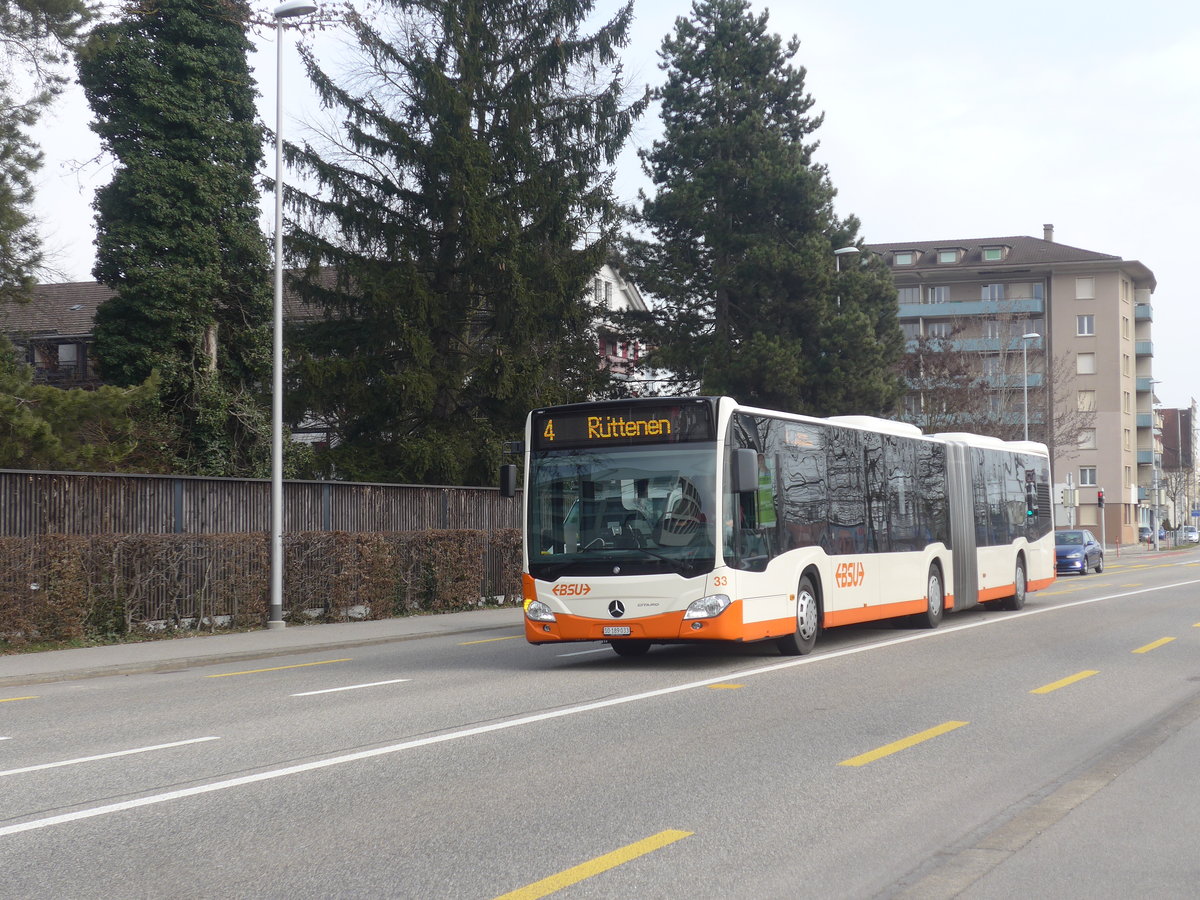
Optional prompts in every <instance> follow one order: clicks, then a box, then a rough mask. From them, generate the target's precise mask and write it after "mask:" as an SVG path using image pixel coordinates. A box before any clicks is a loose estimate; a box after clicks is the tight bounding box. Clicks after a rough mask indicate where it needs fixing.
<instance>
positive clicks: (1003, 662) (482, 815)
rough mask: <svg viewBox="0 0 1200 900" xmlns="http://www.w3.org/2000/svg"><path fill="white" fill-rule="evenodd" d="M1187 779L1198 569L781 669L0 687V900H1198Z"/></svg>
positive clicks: (412, 672) (575, 660)
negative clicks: (1039, 899)
mask: <svg viewBox="0 0 1200 900" xmlns="http://www.w3.org/2000/svg"><path fill="white" fill-rule="evenodd" d="M22 697H28V699H22ZM1198 745H1200V555H1197V554H1194V553H1188V554H1183V555H1175V556H1172V557H1170V558H1163V559H1154V558H1151V557H1144V556H1143V557H1131V558H1130V559H1129V561H1127V562H1124V563H1122V562H1120V561H1117V560H1112V559H1110V560H1109V564H1108V568H1107V569H1106V571H1105V572H1104V574H1102V575H1089V576H1086V577H1082V578H1079V577H1074V578H1070V579H1060V580H1059V581H1058V582H1057V583H1056V584H1055V585H1054V586H1053V587H1052V588H1051V589H1049V590H1047V591H1043V592H1040V593H1038V594H1035V595H1031V598H1030V602H1029V604H1028V605H1027V607H1026V609H1025V610H1024V611H1023V612H1020V613H1011V612H989V611H983V610H971V611H967V612H964V613H959V614H953V615H950V616H948V617H947V618H946V620H945V622H944V623H943V624H942V627H941V628H939V629H937V630H936V631H916V630H909V629H906V628H900V627H891V626H885V627H861V628H860V627H855V628H848V629H841V630H838V631H835V632H831V633H829V634H827V635H824V636H823V637H822V639H821V640H820V641H819V642H818V645H817V650H816V652H815V653H814V654H813V655H811V656H808V657H802V658H799V659H791V658H783V657H780V656H778V655H776V654H775V653H774V652H773V649H772V648H770V647H769V646H767V645H758V646H747V647H730V648H684V647H663V648H655V649H653V650H652V651H651V652H650V653H649V654H648V655H647V656H646V657H644V658H642V659H638V660H625V659H621V658H619V657H617V656H616V655H615V654H613V653H612V652H611V651H610V650H608V649H607V648H605V647H598V646H592V645H586V644H583V645H573V646H570V647H531V646H529V645H527V644H526V643H525V642H524V640H523V638H522V637H521V636H520V634H519V632H518V630H517V629H515V628H512V627H505V628H499V629H496V630H495V631H494V632H481V633H474V634H470V635H458V636H434V637H429V638H426V639H422V640H412V641H405V642H402V643H394V644H382V645H376V646H364V647H355V648H351V649H348V650H332V651H329V652H324V651H321V652H307V653H301V654H296V655H293V656H282V657H280V656H275V657H272V658H270V659H263V660H261V661H259V662H255V661H239V662H237V663H235V664H222V665H210V666H195V667H192V668H187V669H185V670H182V671H173V672H164V673H160V674H143V675H126V676H119V677H105V678H94V679H88V680H81V681H67V682H61V683H54V684H40V685H37V686H36V687H31V688H29V689H28V690H27V691H26V692H23V691H22V690H21V689H13V688H11V687H6V688H4V689H3V691H0V873H2V874H0V896H2V897H14V898H15V897H20V898H43V897H44V898H50V897H53V898H70V897H105V898H113V897H168V896H169V897H256V898H258V897H266V898H275V897H278V898H289V900H295V898H307V897H404V898H409V897H411V898H441V897H447V898H450V897H454V898H458V897H461V898H473V900H474V898H482V900H486V898H497V897H501V896H505V895H509V894H510V893H511V895H512V896H513V897H522V898H531V897H540V896H548V895H550V894H552V893H553V894H554V895H555V896H558V897H561V898H564V900H565V898H687V900H700V898H743V897H744V898H755V900H757V898H768V897H780V898H793V897H818V896H819V897H899V896H910V897H952V896H963V897H969V898H999V897H1016V896H1021V897H1028V896H1046V897H1056V898H1076V897H1078V898H1085V897H1086V898H1104V897H1114V898H1115V897H1122V898H1127V897H1130V896H1136V897H1139V898H1146V897H1188V896H1194V895H1195V891H1196V885H1197V884H1200V812H1198V809H1200V790H1198V788H1200V775H1197V769H1198V766H1197V763H1196V760H1197V758H1198V756H1197V753H1196V750H1195V748H1196V747H1197V746H1198Z"/></svg>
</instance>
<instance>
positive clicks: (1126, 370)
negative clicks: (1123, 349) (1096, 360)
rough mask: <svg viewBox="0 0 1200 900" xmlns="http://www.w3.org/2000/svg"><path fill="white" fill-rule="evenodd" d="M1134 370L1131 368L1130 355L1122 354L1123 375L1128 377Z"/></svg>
mask: <svg viewBox="0 0 1200 900" xmlns="http://www.w3.org/2000/svg"><path fill="white" fill-rule="evenodd" d="M1132 371H1133V370H1132V369H1131V368H1130V361H1129V354H1128V353H1122V354H1121V374H1122V375H1125V376H1128V375H1129V374H1130V372H1132Z"/></svg>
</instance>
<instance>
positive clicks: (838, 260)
mask: <svg viewBox="0 0 1200 900" xmlns="http://www.w3.org/2000/svg"><path fill="white" fill-rule="evenodd" d="M859 252H861V251H860V250H859V249H858V248H857V247H839V248H838V249H836V250H834V251H833V260H834V271H835V272H841V271H842V257H843V256H847V255H849V254H851V253H859Z"/></svg>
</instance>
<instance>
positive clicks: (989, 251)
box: [983, 247, 1004, 262]
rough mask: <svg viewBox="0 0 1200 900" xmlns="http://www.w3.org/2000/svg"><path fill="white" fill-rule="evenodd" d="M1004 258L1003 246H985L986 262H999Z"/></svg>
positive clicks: (984, 255) (984, 259) (984, 258)
mask: <svg viewBox="0 0 1200 900" xmlns="http://www.w3.org/2000/svg"><path fill="white" fill-rule="evenodd" d="M1002 259H1004V248H1003V247H984V248H983V261H984V262H999V261H1000V260H1002Z"/></svg>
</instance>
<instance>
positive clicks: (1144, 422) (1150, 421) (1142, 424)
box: [1137, 413, 1154, 428]
mask: <svg viewBox="0 0 1200 900" xmlns="http://www.w3.org/2000/svg"><path fill="white" fill-rule="evenodd" d="M1137 427H1138V428H1153V427H1154V415H1153V414H1152V413H1138V414H1137Z"/></svg>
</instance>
